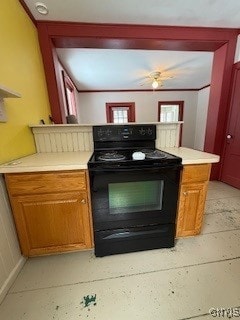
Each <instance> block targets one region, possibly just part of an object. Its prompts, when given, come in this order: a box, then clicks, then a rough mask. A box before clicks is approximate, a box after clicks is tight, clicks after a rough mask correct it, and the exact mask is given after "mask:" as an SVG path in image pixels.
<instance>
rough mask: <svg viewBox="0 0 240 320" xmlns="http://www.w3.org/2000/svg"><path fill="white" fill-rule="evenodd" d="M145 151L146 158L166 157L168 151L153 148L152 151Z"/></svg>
mask: <svg viewBox="0 0 240 320" xmlns="http://www.w3.org/2000/svg"><path fill="white" fill-rule="evenodd" d="M142 152H143V153H145V156H146V159H164V158H167V155H166V153H164V152H162V151H160V150H152V151H150V152H144V151H142Z"/></svg>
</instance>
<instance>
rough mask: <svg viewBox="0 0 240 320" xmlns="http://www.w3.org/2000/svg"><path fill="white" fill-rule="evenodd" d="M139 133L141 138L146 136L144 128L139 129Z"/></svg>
mask: <svg viewBox="0 0 240 320" xmlns="http://www.w3.org/2000/svg"><path fill="white" fill-rule="evenodd" d="M139 133H140V135H141V136H144V135H145V134H146V130H145V129H144V128H141V129H140V130H139Z"/></svg>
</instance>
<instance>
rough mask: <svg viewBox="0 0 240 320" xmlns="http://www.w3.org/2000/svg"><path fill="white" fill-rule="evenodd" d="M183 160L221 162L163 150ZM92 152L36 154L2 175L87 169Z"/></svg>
mask: <svg viewBox="0 0 240 320" xmlns="http://www.w3.org/2000/svg"><path fill="white" fill-rule="evenodd" d="M162 150H163V151H166V152H169V153H171V154H174V155H176V156H179V157H181V158H182V163H183V164H201V163H214V162H219V159H220V158H219V156H217V155H215V154H211V153H206V152H201V151H197V150H193V149H189V148H182V147H181V148H162ZM91 155H92V152H85V151H76V152H52V153H35V154H33V155H30V156H26V157H23V158H20V159H17V160H14V161H10V162H8V163H5V164H2V165H0V173H14V172H37V171H39V172H40V171H59V170H78V169H87V163H88V160H89V159H90V157H91Z"/></svg>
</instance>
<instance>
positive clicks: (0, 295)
mask: <svg viewBox="0 0 240 320" xmlns="http://www.w3.org/2000/svg"><path fill="white" fill-rule="evenodd" d="M25 262H26V258H24V257H21V259H20V260H19V261H18V263H17V264H16V266H15V267H14V269H13V270H12V272H11V273H10V274H9V276H8V278H7V279H6V281H5V282H4V284H3V285H2V287H1V288H0V304H1V303H2V301H3V299H4V298H5V296H6V295H7V293H8V291H9V289H10V288H11V286H12V284H13V282H14V281H15V280H16V278H17V276H18V274H19V272H20V271H21V269H22V267H23V266H24V264H25Z"/></svg>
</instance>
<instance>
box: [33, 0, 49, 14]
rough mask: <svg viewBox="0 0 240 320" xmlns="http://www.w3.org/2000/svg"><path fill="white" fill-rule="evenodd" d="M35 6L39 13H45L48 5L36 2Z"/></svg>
mask: <svg viewBox="0 0 240 320" xmlns="http://www.w3.org/2000/svg"><path fill="white" fill-rule="evenodd" d="M35 7H36V9H37V11H38V12H39V13H40V14H43V15H47V14H48V7H47V6H46V5H45V4H44V3H42V2H36V3H35Z"/></svg>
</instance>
